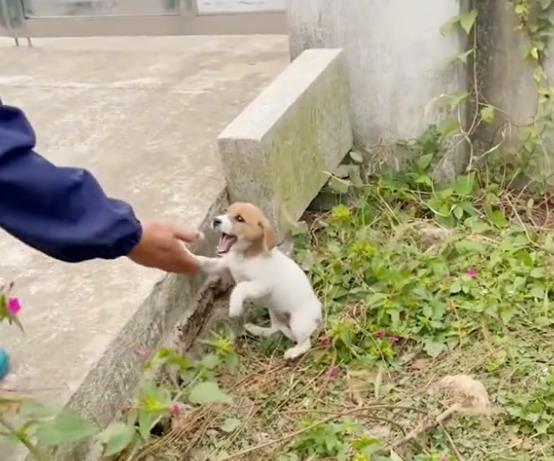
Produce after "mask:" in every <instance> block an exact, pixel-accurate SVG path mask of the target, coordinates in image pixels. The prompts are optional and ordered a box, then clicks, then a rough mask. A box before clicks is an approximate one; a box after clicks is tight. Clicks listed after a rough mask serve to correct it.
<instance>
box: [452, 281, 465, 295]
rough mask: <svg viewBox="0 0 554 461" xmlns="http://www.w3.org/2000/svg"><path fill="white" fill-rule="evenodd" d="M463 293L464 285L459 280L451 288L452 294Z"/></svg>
mask: <svg viewBox="0 0 554 461" xmlns="http://www.w3.org/2000/svg"><path fill="white" fill-rule="evenodd" d="M460 291H462V285H461V283H460V281H459V280H456V281H455V282H454V283H453V284H452V285H451V286H450V293H451V294H456V293H459V292H460Z"/></svg>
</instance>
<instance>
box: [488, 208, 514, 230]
mask: <svg viewBox="0 0 554 461" xmlns="http://www.w3.org/2000/svg"><path fill="white" fill-rule="evenodd" d="M487 216H488V217H489V219H490V220H491V222H492V223H493V224H494V225H495V226H497V227H506V226H507V225H508V224H509V223H508V220H507V219H506V217H505V216H504V213H502V211H500V210H491V211H489V212H488V213H487Z"/></svg>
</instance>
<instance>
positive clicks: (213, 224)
mask: <svg viewBox="0 0 554 461" xmlns="http://www.w3.org/2000/svg"><path fill="white" fill-rule="evenodd" d="M219 225H221V219H219V218H215V219H214V221H213V223H212V226H213V227H217V226H219Z"/></svg>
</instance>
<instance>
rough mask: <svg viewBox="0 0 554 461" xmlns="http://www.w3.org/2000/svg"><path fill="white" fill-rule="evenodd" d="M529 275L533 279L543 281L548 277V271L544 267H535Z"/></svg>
mask: <svg viewBox="0 0 554 461" xmlns="http://www.w3.org/2000/svg"><path fill="white" fill-rule="evenodd" d="M529 275H530V276H531V277H533V278H534V279H542V278H544V276H545V275H546V271H545V270H544V267H535V268H534V269H533V270H532V271H531V272H530V273H529Z"/></svg>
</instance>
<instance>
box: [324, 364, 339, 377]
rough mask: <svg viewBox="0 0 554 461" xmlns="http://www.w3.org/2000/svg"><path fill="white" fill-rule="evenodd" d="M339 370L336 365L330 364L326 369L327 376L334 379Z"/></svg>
mask: <svg viewBox="0 0 554 461" xmlns="http://www.w3.org/2000/svg"><path fill="white" fill-rule="evenodd" d="M339 371H340V369H339V367H338V366H336V365H332V366H330V367H329V370H327V377H328V378H329V379H335V378H337V377H338V375H339Z"/></svg>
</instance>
